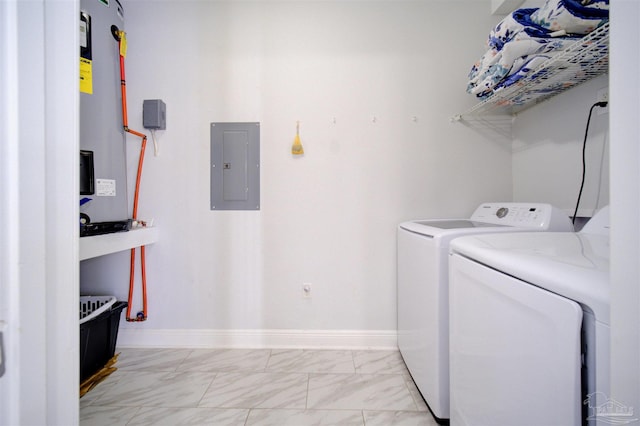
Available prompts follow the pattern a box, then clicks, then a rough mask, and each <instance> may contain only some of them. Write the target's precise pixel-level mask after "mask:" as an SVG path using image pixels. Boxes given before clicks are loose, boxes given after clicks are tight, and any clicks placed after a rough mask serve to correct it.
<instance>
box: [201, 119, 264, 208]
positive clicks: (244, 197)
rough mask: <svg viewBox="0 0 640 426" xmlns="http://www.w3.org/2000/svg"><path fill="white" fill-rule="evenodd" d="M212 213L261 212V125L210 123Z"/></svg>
mask: <svg viewBox="0 0 640 426" xmlns="http://www.w3.org/2000/svg"><path fill="white" fill-rule="evenodd" d="M211 210H260V123H211Z"/></svg>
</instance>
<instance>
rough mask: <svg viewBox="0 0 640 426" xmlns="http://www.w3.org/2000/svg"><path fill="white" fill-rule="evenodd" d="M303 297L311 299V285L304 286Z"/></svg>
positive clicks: (305, 284)
mask: <svg viewBox="0 0 640 426" xmlns="http://www.w3.org/2000/svg"><path fill="white" fill-rule="evenodd" d="M302 297H304V298H306V299H309V298H311V283H304V284H302Z"/></svg>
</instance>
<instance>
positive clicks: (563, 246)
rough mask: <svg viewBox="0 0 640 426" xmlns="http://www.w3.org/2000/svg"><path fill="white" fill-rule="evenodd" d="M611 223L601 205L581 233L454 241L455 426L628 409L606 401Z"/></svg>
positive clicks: (567, 420)
mask: <svg viewBox="0 0 640 426" xmlns="http://www.w3.org/2000/svg"><path fill="white" fill-rule="evenodd" d="M608 230H609V217H608V208H605V209H603V210H601V211H600V212H598V214H597V215H596V216H594V217H593V218H592V219H591V220H590V221H589V222H588V223H587V225H585V227H584V228H583V229H582V230H581V231H580V232H578V233H572V232H566V233H565V232H561V233H553V232H549V233H519V234H493V235H475V236H469V237H463V238H460V239H457V240H455V241H453V242H452V243H451V259H450V265H449V266H450V307H451V310H450V351H451V353H450V361H451V363H450V366H451V424H452V425H456V426H458V425H493V426H500V425H510V426H511V425H515V424H517V425H521V426H526V425H532V426H533V425H535V426H539V425H547V426H551V425H562V426H569V425H582V424H583V421H586V422H587V423H588V424H592V425H594V424H603V423H600V422H599V421H600V420H605V417H607V416H610V415H611V416H613V417H611V418H610V419H609V420H615V417H618V420H620V419H623V418H622V417H620V415H621V414H628V413H622V412H620V407H619V406H618V405H619V404H617V405H614V404H611V402H612V401H609V400H608V399H607V398H608V392H609V379H608V378H609V352H608V351H609V237H608ZM615 411H617V412H615ZM623 420H624V419H623ZM627 420H628V419H627ZM607 423H608V424H618V423H615V422H613V423H610V422H607Z"/></svg>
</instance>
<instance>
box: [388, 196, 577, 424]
mask: <svg viewBox="0 0 640 426" xmlns="http://www.w3.org/2000/svg"><path fill="white" fill-rule="evenodd" d="M572 230H573V226H572V224H571V221H570V220H569V217H568V215H567V214H566V213H564V212H562V211H561V210H560V209H557V208H555V207H553V206H551V205H549V204H541V203H484V204H481V205H480V206H478V208H477V209H476V210H475V212H474V213H473V214H472V215H471V217H470V218H457V219H429V220H416V221H409V222H404V223H401V224H400V225H399V226H398V232H397V240H398V241H397V245H398V247H397V250H398V259H397V261H398V270H397V273H398V276H397V287H398V288H397V290H398V293H397V297H398V347H399V349H400V353H401V354H402V357H403V359H404V361H405V364H406V365H407V368H408V370H409V372H410V373H411V377H412V378H413V380H414V382H415V384H416V386H417V387H418V390H419V391H420V393H421V394H422V396H423V397H424V399H425V401H426V402H427V405H428V406H429V409H430V410H431V412H432V414H433V415H434V417H435V418H436V419H437V420H438V421H443V420H445V419H448V418H449V290H448V271H449V269H448V262H449V244H450V242H451V241H452V240H453V239H454V238H457V237H461V236H464V235H473V234H481V233H496V232H498V233H501V232H524V231H532V232H533V231H572Z"/></svg>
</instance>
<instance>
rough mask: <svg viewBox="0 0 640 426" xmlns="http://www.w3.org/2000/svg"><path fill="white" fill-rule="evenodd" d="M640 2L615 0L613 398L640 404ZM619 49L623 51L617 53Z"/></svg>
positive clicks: (612, 87) (612, 295)
mask: <svg viewBox="0 0 640 426" xmlns="http://www.w3.org/2000/svg"><path fill="white" fill-rule="evenodd" d="M638 19H640V3H638V2H637V1H635V0H615V1H614V2H612V11H611V20H612V22H613V23H615V25H612V28H611V45H612V46H613V48H614V49H615V50H612V55H611V223H612V226H611V398H613V399H615V400H616V401H619V402H620V403H622V404H624V405H625V406H627V407H631V408H633V409H634V412H635V414H636V415H635V416H634V418H638V410H639V409H640V285H639V283H640V264H639V263H638V259H640V220H639V218H640V215H639V214H638V211H639V209H640V150H639V149H638V135H639V134H640V120H639V119H638V118H639V117H640V83H639V82H638V79H637V70H638V67H639V66H640V47H639V44H638V41H639V40H640V28H638V24H637V23H638ZM616 52H619V53H616Z"/></svg>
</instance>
